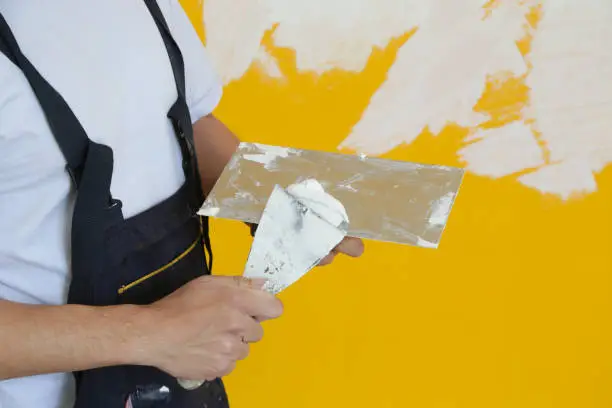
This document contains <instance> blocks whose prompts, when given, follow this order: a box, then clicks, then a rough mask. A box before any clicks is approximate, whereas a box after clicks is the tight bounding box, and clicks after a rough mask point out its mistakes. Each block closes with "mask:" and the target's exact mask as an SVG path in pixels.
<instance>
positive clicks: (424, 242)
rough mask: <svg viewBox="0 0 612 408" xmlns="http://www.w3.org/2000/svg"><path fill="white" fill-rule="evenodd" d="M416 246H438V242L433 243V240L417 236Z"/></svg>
mask: <svg viewBox="0 0 612 408" xmlns="http://www.w3.org/2000/svg"><path fill="white" fill-rule="evenodd" d="M416 244H417V246H419V247H421V248H438V244H436V243H433V242H429V241H427V240H424V239H423V238H417V243H416Z"/></svg>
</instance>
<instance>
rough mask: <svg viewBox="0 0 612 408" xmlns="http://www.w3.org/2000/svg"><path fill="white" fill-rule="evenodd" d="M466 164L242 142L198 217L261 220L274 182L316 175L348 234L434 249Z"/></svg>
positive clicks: (292, 180)
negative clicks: (344, 216)
mask: <svg viewBox="0 0 612 408" xmlns="http://www.w3.org/2000/svg"><path fill="white" fill-rule="evenodd" d="M463 173H464V172H463V169H460V168H456V167H447V166H436V165H427V164H418V163H410V162H402V161H393V160H385V159H378V158H367V157H364V156H356V155H348V154H337V153H328V152H320V151H313V150H301V149H293V148H285V147H278V146H270V145H262V144H254V143H241V144H240V146H239V148H238V150H237V151H236V153H235V154H234V156H233V158H232V160H231V161H230V162H229V163H228V165H227V166H226V168H225V170H224V171H223V173H222V174H221V177H220V178H219V180H218V181H217V183H216V185H215V187H214V188H213V190H212V192H211V193H210V194H209V196H208V198H207V199H206V201H205V202H204V204H203V205H202V208H201V209H200V211H199V214H200V215H207V216H214V217H218V218H225V219H232V220H239V221H245V222H251V223H259V222H260V218H261V217H262V213H263V210H264V207H265V205H266V202H267V201H268V198H269V197H270V194H271V193H272V191H273V189H274V186H275V185H280V186H283V187H287V186H289V185H291V184H293V183H295V182H298V181H302V180H304V179H306V178H313V179H316V180H317V181H318V182H319V183H321V185H322V186H323V188H324V189H325V191H326V192H327V193H329V194H331V195H332V196H334V197H335V198H337V199H338V200H340V202H342V204H343V205H344V207H345V208H346V211H347V213H348V217H349V220H350V226H349V230H348V234H347V235H349V236H353V237H359V238H366V239H372V240H377V241H389V242H396V243H400V244H408V245H415V246H421V247H429V248H437V247H438V244H439V242H440V238H441V235H442V232H443V231H444V228H445V226H446V222H447V220H448V216H449V214H450V211H451V208H452V206H453V203H454V201H455V197H456V195H457V191H458V190H459V187H460V185H461V181H462V178H463Z"/></svg>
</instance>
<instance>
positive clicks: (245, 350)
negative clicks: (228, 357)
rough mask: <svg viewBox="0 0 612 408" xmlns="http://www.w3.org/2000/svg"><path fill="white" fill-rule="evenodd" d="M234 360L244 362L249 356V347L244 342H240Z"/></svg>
mask: <svg viewBox="0 0 612 408" xmlns="http://www.w3.org/2000/svg"><path fill="white" fill-rule="evenodd" d="M236 351H237V354H236V360H244V359H245V358H247V357H248V356H249V352H250V351H251V346H249V343H248V342H246V341H241V342H240V346H239V347H238V348H237V350H236Z"/></svg>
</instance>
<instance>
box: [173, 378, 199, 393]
mask: <svg viewBox="0 0 612 408" xmlns="http://www.w3.org/2000/svg"><path fill="white" fill-rule="evenodd" d="M177 382H178V383H179V385H180V386H181V387H183V388H184V389H186V390H189V391H191V390H195V389H196V388H200V387H201V386H202V384H204V383H205V381H200V380H183V379H181V378H178V379H177Z"/></svg>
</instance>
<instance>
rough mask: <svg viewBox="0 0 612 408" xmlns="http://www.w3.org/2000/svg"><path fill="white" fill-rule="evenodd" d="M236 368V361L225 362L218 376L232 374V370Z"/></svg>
mask: <svg viewBox="0 0 612 408" xmlns="http://www.w3.org/2000/svg"><path fill="white" fill-rule="evenodd" d="M235 368H236V362H235V361H232V362H229V363H225V364H224V365H223V368H222V369H221V370H219V372H218V373H217V378H220V377H226V376H228V375H230V374H231V372H232V371H234V369H235Z"/></svg>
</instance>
